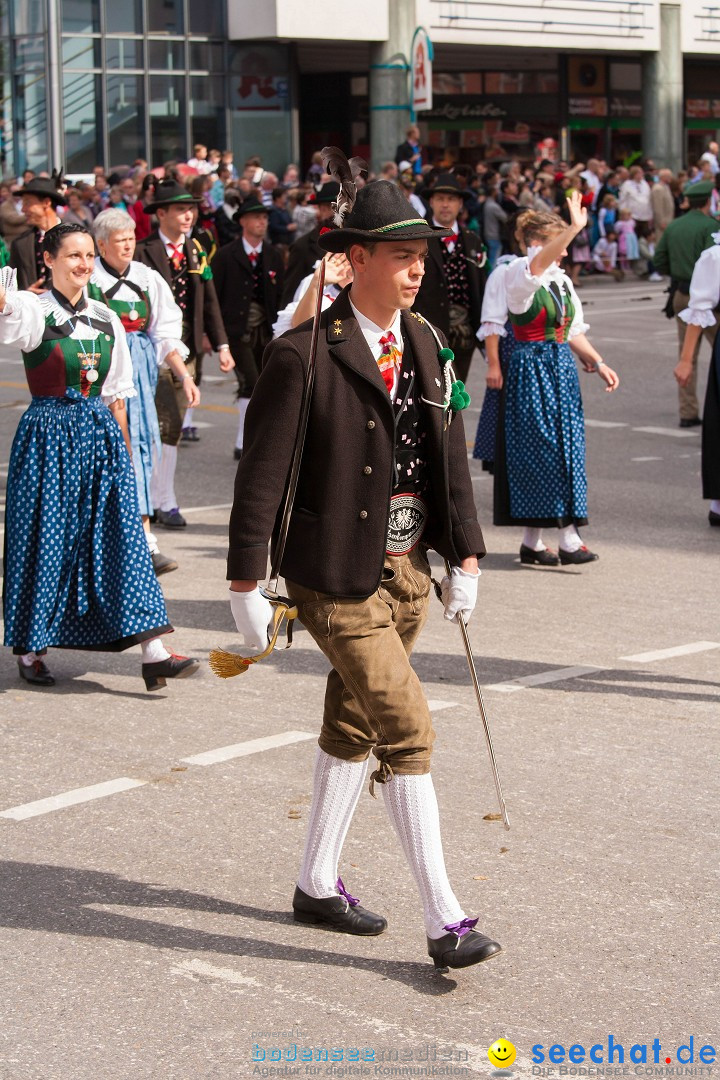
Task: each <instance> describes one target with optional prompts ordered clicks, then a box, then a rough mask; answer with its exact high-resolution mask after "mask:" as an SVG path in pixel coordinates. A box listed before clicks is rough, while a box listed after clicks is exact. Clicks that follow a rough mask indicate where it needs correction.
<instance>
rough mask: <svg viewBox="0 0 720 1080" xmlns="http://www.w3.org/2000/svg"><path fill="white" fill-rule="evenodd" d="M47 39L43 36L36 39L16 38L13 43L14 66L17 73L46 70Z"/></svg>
mask: <svg viewBox="0 0 720 1080" xmlns="http://www.w3.org/2000/svg"><path fill="white" fill-rule="evenodd" d="M45 63H46V61H45V38H44V37H43V35H41V34H36V35H35V37H21V38H15V40H14V41H13V66H14V67H15V70H16V71H22V70H25V71H27V70H28V69H31V70H32V69H38V68H39V69H40V70H41V71H43V70H44V68H45Z"/></svg>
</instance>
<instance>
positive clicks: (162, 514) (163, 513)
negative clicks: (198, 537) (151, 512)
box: [155, 506, 187, 529]
mask: <svg viewBox="0 0 720 1080" xmlns="http://www.w3.org/2000/svg"><path fill="white" fill-rule="evenodd" d="M155 519H156V522H157V524H158V525H163V526H164V527H165V528H166V529H184V528H185V526H186V525H187V521H186V520H185V518H184V517H183V516H182V514H181V513H180V511H179V510H178V508H177V506H174V507H173V509H172V510H156V511H155Z"/></svg>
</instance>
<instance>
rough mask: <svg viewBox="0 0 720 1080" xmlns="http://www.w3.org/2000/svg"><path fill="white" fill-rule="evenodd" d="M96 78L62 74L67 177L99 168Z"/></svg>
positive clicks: (72, 73) (98, 79)
mask: <svg viewBox="0 0 720 1080" xmlns="http://www.w3.org/2000/svg"><path fill="white" fill-rule="evenodd" d="M100 120H101V109H100V78H99V76H98V75H81V74H76V73H74V72H65V76H64V78H63V123H64V125H65V168H66V169H67V171H68V172H69V173H73V172H87V173H89V172H92V171H93V168H94V167H95V165H99V164H102V160H103V153H102V138H101V136H102V128H101V123H100Z"/></svg>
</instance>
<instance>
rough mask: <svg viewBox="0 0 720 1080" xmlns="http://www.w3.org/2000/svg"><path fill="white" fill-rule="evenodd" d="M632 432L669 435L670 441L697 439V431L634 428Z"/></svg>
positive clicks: (666, 428)
mask: <svg viewBox="0 0 720 1080" xmlns="http://www.w3.org/2000/svg"><path fill="white" fill-rule="evenodd" d="M633 431H642V432H644V433H646V434H648V435H669V436H670V438H671V439H697V437H698V435H699V434H700V432H699V431H686V430H684V429H683V428H680V429H678V430H676V429H675V428H668V427H634V428H633Z"/></svg>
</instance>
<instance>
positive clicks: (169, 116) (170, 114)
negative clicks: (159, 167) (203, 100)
mask: <svg viewBox="0 0 720 1080" xmlns="http://www.w3.org/2000/svg"><path fill="white" fill-rule="evenodd" d="M185 100H186V94H185V79H184V78H183V76H182V75H151V76H150V132H151V135H150V138H151V146H152V158H153V161H155V162H158V163H160V162H162V161H170V160H171V159H178V160H180V161H186V160H187V157H188V150H187V146H186V145H185Z"/></svg>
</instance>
